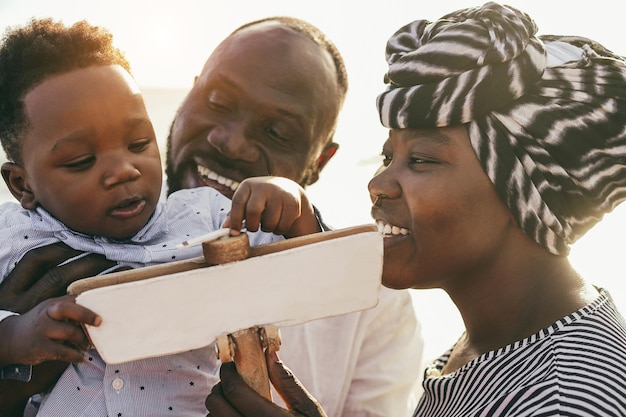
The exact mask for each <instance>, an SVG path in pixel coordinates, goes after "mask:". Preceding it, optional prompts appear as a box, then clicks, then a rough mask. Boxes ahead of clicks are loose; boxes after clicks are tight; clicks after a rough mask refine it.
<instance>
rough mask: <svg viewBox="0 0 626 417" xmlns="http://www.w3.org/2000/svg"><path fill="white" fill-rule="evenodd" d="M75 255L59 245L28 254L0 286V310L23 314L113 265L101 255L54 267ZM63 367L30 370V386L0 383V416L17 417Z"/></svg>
mask: <svg viewBox="0 0 626 417" xmlns="http://www.w3.org/2000/svg"><path fill="white" fill-rule="evenodd" d="M79 254H80V252H78V251H75V250H74V249H72V248H70V247H69V246H66V245H65V244H63V243H55V244H53V245H50V246H45V247H41V248H36V249H33V250H31V251H29V252H28V253H27V254H26V255H24V258H22V261H21V262H19V263H18V264H17V265H16V266H15V268H14V269H13V271H11V273H10V274H9V276H8V277H7V278H6V279H5V280H4V281H3V282H2V284H0V309H3V310H9V311H15V312H18V313H25V312H27V311H29V310H31V309H33V308H34V307H35V306H37V305H38V304H40V303H42V302H44V301H45V300H49V299H55V298H56V299H58V298H57V297H62V296H63V295H64V294H65V292H66V288H67V286H68V285H69V284H71V283H72V282H74V281H76V280H78V279H81V278H86V277H89V276H94V275H97V274H99V273H100V272H102V271H104V270H106V269H108V268H110V267H112V266H113V265H114V262H111V261H109V260H107V259H106V258H104V257H103V256H101V255H93V254H91V255H87V256H85V257H82V258H80V259H77V260H75V261H73V262H70V263H68V264H65V265H63V266H60V267H57V266H56V265H58V264H60V263H62V262H64V261H66V260H68V259H70V258H73V257H75V256H77V255H79ZM51 301H52V300H51ZM7 320H10V319H7ZM77 355H79V353H78V352H76V355H75V356H77ZM66 367H67V362H66V361H48V362H43V363H41V364H39V365H35V366H33V374H32V378H31V381H30V382H21V381H13V380H3V381H0V415H2V416H7V417H13V416H19V417H21V416H22V414H23V411H24V407H25V405H26V402H27V401H28V398H30V397H31V396H32V395H33V394H35V393H37V392H40V391H42V390H43V389H44V388H45V387H48V386H50V385H52V384H53V383H54V382H56V380H57V379H58V378H59V376H60V375H61V373H63V371H64V370H65V368H66Z"/></svg>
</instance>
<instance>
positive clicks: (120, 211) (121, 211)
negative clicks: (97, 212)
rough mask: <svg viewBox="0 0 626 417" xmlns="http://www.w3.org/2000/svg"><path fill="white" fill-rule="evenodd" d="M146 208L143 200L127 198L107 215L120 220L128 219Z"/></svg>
mask: <svg viewBox="0 0 626 417" xmlns="http://www.w3.org/2000/svg"><path fill="white" fill-rule="evenodd" d="M145 207H146V200H145V199H143V198H138V197H135V198H129V199H126V200H124V201H122V202H121V203H120V204H118V205H116V206H115V207H114V208H113V209H111V211H110V212H109V214H110V215H111V216H112V217H117V218H121V219H129V218H132V217H135V216H137V215H139V214H141V212H142V211H143V209H144V208H145Z"/></svg>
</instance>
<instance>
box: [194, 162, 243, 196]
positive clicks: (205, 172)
mask: <svg viewBox="0 0 626 417" xmlns="http://www.w3.org/2000/svg"><path fill="white" fill-rule="evenodd" d="M198 174H199V175H200V176H201V177H203V178H208V179H210V180H212V181H216V182H217V183H219V184H221V185H224V186H226V187H228V188H230V189H231V190H233V191H235V190H236V189H237V187H239V183H238V182H237V181H235V180H231V179H230V178H226V177H223V176H221V175H219V174H218V173H217V172H214V171H211V170H210V169H209V168H207V167H203V166H201V165H198Z"/></svg>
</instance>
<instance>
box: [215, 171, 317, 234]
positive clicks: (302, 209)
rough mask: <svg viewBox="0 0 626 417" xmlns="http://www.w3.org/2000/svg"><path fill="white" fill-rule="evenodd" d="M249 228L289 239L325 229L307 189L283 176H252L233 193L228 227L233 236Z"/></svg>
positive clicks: (226, 225)
mask: <svg viewBox="0 0 626 417" xmlns="http://www.w3.org/2000/svg"><path fill="white" fill-rule="evenodd" d="M244 219H245V227H246V228H247V229H248V230H250V231H251V232H256V231H257V230H259V224H260V226H261V230H263V231H264V232H271V233H274V234H277V235H283V236H285V237H287V238H289V237H295V236H302V235H307V234H311V233H316V232H321V229H320V226H319V223H318V221H317V218H316V217H315V212H314V210H313V206H312V205H311V203H310V202H309V199H308V197H307V196H306V193H305V192H304V189H303V188H302V187H301V186H300V185H298V184H297V183H296V182H294V181H292V180H289V179H287V178H282V177H251V178H246V179H245V180H243V181H242V182H241V184H240V185H239V187H238V188H237V191H235V194H234V195H233V205H232V209H231V212H230V217H229V219H228V220H227V221H226V223H225V227H230V228H231V235H236V234H239V231H240V230H241V229H242V226H243V221H244Z"/></svg>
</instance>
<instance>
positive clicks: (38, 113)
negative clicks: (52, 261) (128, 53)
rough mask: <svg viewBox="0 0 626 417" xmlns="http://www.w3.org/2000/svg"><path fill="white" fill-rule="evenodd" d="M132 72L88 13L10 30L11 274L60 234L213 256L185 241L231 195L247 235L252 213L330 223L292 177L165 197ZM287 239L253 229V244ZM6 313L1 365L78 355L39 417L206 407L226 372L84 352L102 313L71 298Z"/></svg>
mask: <svg viewBox="0 0 626 417" xmlns="http://www.w3.org/2000/svg"><path fill="white" fill-rule="evenodd" d="M129 71H130V68H129V65H128V62H127V61H126V59H125V58H124V56H123V54H122V53H121V52H120V51H119V50H118V49H116V48H115V47H114V46H113V45H112V36H111V35H110V34H109V33H108V32H106V31H104V30H102V29H100V28H97V27H94V26H91V25H89V24H87V23H86V22H79V23H77V24H75V25H73V26H71V27H66V26H64V25H62V24H60V23H55V22H53V21H52V20H50V19H43V20H32V21H31V22H30V24H29V25H28V26H25V27H23V28H20V29H14V30H12V31H9V32H8V33H7V34H6V36H5V38H4V40H3V44H2V45H1V49H0V97H2V101H1V103H0V140H1V141H2V145H3V147H4V149H5V152H6V154H7V157H8V159H9V161H11V162H8V163H5V164H3V166H2V176H3V178H4V180H5V182H6V184H7V185H8V187H9V189H10V191H11V193H12V194H13V196H15V198H16V199H17V200H19V202H20V204H15V203H5V204H3V205H2V206H0V237H2V238H3V241H4V242H11V244H10V245H3V247H2V248H0V259H1V260H2V264H1V265H0V280H2V279H4V277H6V275H7V274H8V273H9V272H10V270H11V268H12V267H13V266H14V265H15V263H16V262H18V261H19V260H20V259H21V257H22V256H23V255H24V253H26V252H27V251H28V250H29V249H32V248H34V247H39V246H44V245H48V244H50V243H54V242H57V241H62V242H64V243H66V244H67V245H68V246H70V247H72V248H74V249H77V250H80V251H84V252H90V253H98V254H103V255H105V256H106V257H107V258H108V259H110V260H113V261H117V263H118V266H117V267H119V266H126V267H140V266H146V265H150V264H155V263H161V262H168V261H172V260H180V259H185V258H191V257H196V256H200V255H201V253H202V252H201V247H199V246H197V247H190V248H187V249H183V250H180V249H176V246H177V244H178V243H181V242H182V241H185V240H188V239H189V238H190V237H194V236H197V235H200V234H203V233H206V232H207V231H212V230H216V229H218V228H220V227H222V226H223V225H224V222H225V221H226V220H227V217H228V214H229V212H231V204H232V219H233V224H230V226H231V228H232V229H233V230H237V231H238V230H240V229H241V226H242V224H241V223H242V220H243V219H245V220H246V226H247V228H248V229H249V230H251V231H256V230H258V228H259V226H258V225H259V222H260V220H261V218H262V219H263V230H265V231H274V232H276V233H278V234H282V235H285V236H287V237H290V236H296V235H301V234H306V233H311V232H317V231H320V228H319V224H318V222H317V219H316V217H315V215H314V211H313V208H312V206H311V205H310V203H309V202H308V200H307V198H306V196H305V195H304V192H303V191H302V189H301V187H299V186H298V185H297V184H295V183H292V182H290V181H287V180H284V179H277V178H270V177H264V178H256V179H249V180H246V181H244V182H242V184H241V185H240V187H239V189H238V191H237V193H236V194H235V196H234V197H233V202H232V203H231V201H230V200H228V199H227V198H225V197H223V196H222V195H221V194H220V193H218V192H216V191H215V190H213V189H211V188H208V187H202V188H197V189H192V190H181V191H179V192H176V193H174V194H172V195H171V196H170V197H169V198H168V200H167V202H164V201H160V200H159V196H160V193H161V184H162V168H161V160H160V153H159V149H158V146H157V142H156V138H155V133H154V130H153V128H152V124H151V122H150V120H149V117H148V115H147V112H146V109H145V106H144V103H143V99H142V96H141V94H140V92H139V89H138V87H137V85H136V83H135V81H134V80H133V78H132V76H131V75H130V72H129ZM235 219H237V220H235ZM235 223H237V224H235ZM233 233H235V232H233ZM277 239H282V237H280V236H278V235H273V234H269V233H263V232H259V233H256V234H251V237H250V240H251V244H260V243H268V242H271V241H275V240H277ZM207 302H209V300H207ZM123 307H124V306H120V308H123ZM4 316H5V317H2V316H0V320H2V319H3V318H4V320H2V321H1V322H0V340H6V341H8V343H3V344H2V346H0V366H3V365H7V364H11V363H19V364H26V365H32V364H38V363H40V362H42V361H44V360H52V359H56V360H64V361H71V362H75V363H72V364H70V366H69V367H68V368H67V369H66V371H65V373H64V374H63V375H62V376H61V378H60V379H59V381H58V383H57V384H56V385H55V387H54V388H53V389H52V390H51V391H50V392H48V393H47V394H46V395H44V397H43V402H42V404H41V408H40V410H39V413H38V415H44V416H45V415H61V414H64V415H72V416H74V415H89V416H100V415H102V416H106V415H109V416H123V415H129V414H132V413H133V412H134V411H133V410H141V411H142V412H143V413H146V415H152V416H158V415H178V416H181V415H198V416H204V415H206V409H205V407H204V397H205V396H206V393H207V392H208V391H209V390H210V387H211V386H212V385H213V384H214V382H215V381H216V379H217V377H216V369H217V361H216V359H215V355H214V353H212V352H211V350H210V349H209V348H204V349H198V350H196V351H191V352H186V353H182V354H176V355H169V356H165V357H160V358H152V359H146V360H141V361H135V362H131V363H126V364H119V365H115V366H108V365H107V364H105V363H104V362H103V361H102V359H101V358H100V357H99V356H98V354H97V352H96V351H93V350H91V351H89V352H88V355H87V357H86V359H87V360H83V359H85V357H84V350H85V349H86V347H87V345H88V341H87V338H86V337H85V335H84V333H83V332H82V331H81V330H80V329H81V328H80V324H82V323H87V324H91V325H97V324H98V322H99V318H98V317H97V315H96V314H94V313H93V312H90V311H88V310H86V309H84V308H82V307H81V306H79V305H77V304H75V303H74V302H73V298H71V297H69V296H66V297H60V298H57V299H53V300H48V301H46V302H44V303H41V304H40V305H39V306H37V307H36V308H34V309H33V310H31V311H29V312H27V313H26V314H24V315H22V316H7V315H6V314H5V315H4ZM60 413H61V414H60Z"/></svg>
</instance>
